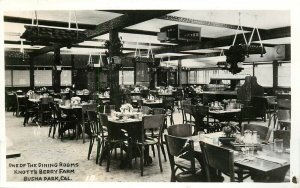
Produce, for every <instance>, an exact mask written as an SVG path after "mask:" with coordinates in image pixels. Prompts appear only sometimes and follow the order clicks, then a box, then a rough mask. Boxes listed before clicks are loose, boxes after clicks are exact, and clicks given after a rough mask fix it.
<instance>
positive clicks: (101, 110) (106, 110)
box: [98, 105, 115, 114]
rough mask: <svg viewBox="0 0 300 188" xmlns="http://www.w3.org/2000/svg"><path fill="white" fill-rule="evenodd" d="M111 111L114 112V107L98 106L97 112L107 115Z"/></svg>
mask: <svg viewBox="0 0 300 188" xmlns="http://www.w3.org/2000/svg"><path fill="white" fill-rule="evenodd" d="M111 110H115V105H98V112H99V113H104V114H109V113H110V112H111Z"/></svg>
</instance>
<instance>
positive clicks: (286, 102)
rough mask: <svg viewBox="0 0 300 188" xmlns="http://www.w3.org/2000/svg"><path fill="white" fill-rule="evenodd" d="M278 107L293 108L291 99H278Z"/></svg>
mask: <svg viewBox="0 0 300 188" xmlns="http://www.w3.org/2000/svg"><path fill="white" fill-rule="evenodd" d="M277 106H278V109H291V100H287V99H277Z"/></svg>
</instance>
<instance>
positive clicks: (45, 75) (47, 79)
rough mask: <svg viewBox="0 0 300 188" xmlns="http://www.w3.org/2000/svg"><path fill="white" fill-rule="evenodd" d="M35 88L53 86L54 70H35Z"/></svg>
mask: <svg viewBox="0 0 300 188" xmlns="http://www.w3.org/2000/svg"><path fill="white" fill-rule="evenodd" d="M34 85H35V86H52V70H35V71H34Z"/></svg>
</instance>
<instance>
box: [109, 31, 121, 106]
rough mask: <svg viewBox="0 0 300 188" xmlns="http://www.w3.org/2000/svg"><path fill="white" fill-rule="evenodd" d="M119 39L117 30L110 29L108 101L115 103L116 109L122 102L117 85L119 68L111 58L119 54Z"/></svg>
mask: <svg viewBox="0 0 300 188" xmlns="http://www.w3.org/2000/svg"><path fill="white" fill-rule="evenodd" d="M118 40H119V32H118V31H117V30H111V31H110V32H109V42H110V46H109V49H108V52H109V59H110V62H109V64H110V65H109V78H110V79H109V83H110V103H111V104H112V105H115V107H116V109H119V108H120V106H121V103H122V95H121V91H120V86H119V68H118V65H116V64H115V63H114V62H113V60H112V58H113V57H114V56H120V53H119V52H120V46H119V45H118V44H117V43H118V42H117V41H118Z"/></svg>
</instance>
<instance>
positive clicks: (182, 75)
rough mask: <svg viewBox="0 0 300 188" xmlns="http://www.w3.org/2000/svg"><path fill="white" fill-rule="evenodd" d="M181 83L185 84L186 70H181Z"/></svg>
mask: <svg viewBox="0 0 300 188" xmlns="http://www.w3.org/2000/svg"><path fill="white" fill-rule="evenodd" d="M181 84H187V72H186V71H182V72H181Z"/></svg>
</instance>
